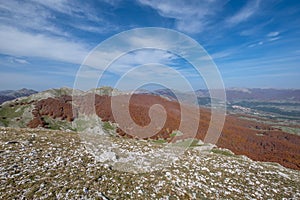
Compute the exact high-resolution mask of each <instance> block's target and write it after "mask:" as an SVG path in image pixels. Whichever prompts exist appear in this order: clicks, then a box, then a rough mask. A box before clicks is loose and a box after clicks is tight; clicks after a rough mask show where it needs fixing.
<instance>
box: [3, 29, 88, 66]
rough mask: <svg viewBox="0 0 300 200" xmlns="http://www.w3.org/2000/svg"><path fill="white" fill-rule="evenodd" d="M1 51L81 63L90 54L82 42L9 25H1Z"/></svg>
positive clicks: (7, 53) (15, 54)
mask: <svg viewBox="0 0 300 200" xmlns="http://www.w3.org/2000/svg"><path fill="white" fill-rule="evenodd" d="M0 44H1V45H0V53H1V54H5V55H12V56H29V57H39V58H45V59H51V60H56V61H64V62H69V63H76V64H80V63H81V62H82V61H83V59H84V57H85V56H86V55H87V54H88V52H89V51H88V48H87V47H86V46H85V45H84V44H81V43H76V42H72V41H68V40H66V39H62V38H58V37H51V36H47V35H44V34H33V33H28V32H24V31H20V30H18V29H16V28H12V27H9V26H0Z"/></svg>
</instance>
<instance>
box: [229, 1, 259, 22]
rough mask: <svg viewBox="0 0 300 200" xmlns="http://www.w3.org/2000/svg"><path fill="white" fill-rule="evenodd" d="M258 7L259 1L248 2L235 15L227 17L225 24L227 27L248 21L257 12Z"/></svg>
mask: <svg viewBox="0 0 300 200" xmlns="http://www.w3.org/2000/svg"><path fill="white" fill-rule="evenodd" d="M259 5H260V0H253V1H249V2H248V3H247V4H246V5H245V6H244V7H243V8H242V9H241V10H240V11H238V12H237V13H236V14H235V15H233V16H231V17H229V18H228V19H227V20H226V23H227V24H228V25H229V26H234V25H237V24H239V23H242V22H244V21H246V20H248V19H249V18H250V17H252V16H253V15H254V14H256V13H257V12H258V10H259Z"/></svg>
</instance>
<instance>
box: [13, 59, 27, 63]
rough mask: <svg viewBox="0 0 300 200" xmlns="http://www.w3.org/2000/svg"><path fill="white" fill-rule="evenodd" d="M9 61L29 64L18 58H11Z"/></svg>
mask: <svg viewBox="0 0 300 200" xmlns="http://www.w3.org/2000/svg"><path fill="white" fill-rule="evenodd" d="M11 61H12V62H13V63H20V64H29V62H28V61H27V60H25V59H20V58H11Z"/></svg>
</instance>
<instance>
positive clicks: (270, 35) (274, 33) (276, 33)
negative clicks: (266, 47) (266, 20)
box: [267, 31, 279, 37]
mask: <svg viewBox="0 0 300 200" xmlns="http://www.w3.org/2000/svg"><path fill="white" fill-rule="evenodd" d="M278 35H279V32H277V31H275V32H270V33H269V34H268V35H267V36H268V37H276V36H278Z"/></svg>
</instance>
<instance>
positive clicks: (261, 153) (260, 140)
mask: <svg viewBox="0 0 300 200" xmlns="http://www.w3.org/2000/svg"><path fill="white" fill-rule="evenodd" d="M127 97H128V96H125V95H123V96H122V95H120V96H115V97H110V96H99V95H95V104H94V105H95V107H93V106H89V105H92V104H93V103H92V102H93V95H92V94H90V95H86V96H84V97H75V99H74V102H75V104H76V105H77V106H78V107H76V108H75V110H76V112H75V113H74V114H73V112H72V104H71V101H72V99H71V97H69V96H63V97H61V98H48V99H44V100H41V101H39V102H37V103H36V107H35V110H34V111H33V115H34V116H35V118H34V119H33V120H32V121H31V122H30V123H29V124H28V126H29V127H32V128H34V127H37V126H46V124H45V123H44V122H43V116H45V115H47V116H50V117H53V118H61V119H62V120H64V119H65V120H68V121H72V120H73V119H74V118H75V117H76V115H77V114H78V113H85V114H92V113H93V112H94V111H96V113H97V115H98V116H99V117H100V118H101V119H102V121H111V122H116V120H115V119H114V116H113V113H112V110H111V100H112V98H113V100H114V101H115V102H116V104H114V106H115V108H116V110H118V111H119V112H120V113H122V111H123V109H125V108H126V107H124V105H125V103H124V102H125V100H126V98H127ZM154 104H159V105H161V106H163V108H164V109H165V111H166V114H167V118H166V122H165V124H164V126H163V127H162V128H160V129H159V130H158V132H157V133H156V134H155V135H147V134H149V133H144V135H141V134H139V135H138V136H139V137H140V138H144V139H147V138H152V139H158V138H165V139H169V140H170V133H172V131H173V130H178V129H180V130H181V131H182V132H183V133H184V135H183V136H181V138H183V137H191V136H194V133H193V130H194V129H193V127H195V126H194V125H195V123H196V124H197V123H198V125H199V127H198V130H197V133H196V134H197V135H196V138H198V139H202V140H203V139H204V136H205V134H206V132H207V129H208V126H209V123H210V110H208V109H203V108H201V109H200V121H199V122H198V121H196V118H195V115H194V114H197V111H198V108H196V107H192V106H187V105H185V106H182V107H181V108H180V105H179V103H178V102H175V101H168V100H166V99H164V98H161V97H159V96H154V95H145V94H135V95H133V96H132V97H131V99H130V106H129V111H130V116H131V118H132V120H134V122H135V123H136V124H138V125H140V126H147V125H149V123H150V117H149V108H150V107H151V106H152V105H154ZM181 109H182V110H183V111H184V113H188V115H185V118H184V121H185V123H184V124H185V125H184V126H183V127H181V128H179V127H180V120H181ZM153 114H154V115H153V116H154V117H153V119H155V120H156V121H157V123H159V121H160V120H161V121H163V119H164V118H163V115H164V111H163V109H160V108H158V109H154V111H153ZM124 116H125V115H124ZM121 119H122V121H120V120H118V124H123V123H124V125H123V126H124V127H126V128H127V129H126V128H123V129H120V128H118V129H117V132H118V133H119V134H120V135H121V136H124V135H127V136H128V137H136V135H129V134H128V132H129V130H130V126H132V125H131V124H130V121H128V119H127V118H126V117H124V118H122V116H121ZM124 129H125V130H124ZM217 146H219V147H223V148H227V149H230V150H231V151H233V152H234V153H235V154H241V155H246V156H248V157H250V158H251V159H253V160H258V161H270V162H277V163H280V164H281V165H283V166H285V167H289V168H292V169H297V170H300V136H297V135H291V134H288V133H285V132H283V131H281V130H277V129H273V128H272V127H271V126H269V125H266V124H262V123H257V122H253V121H248V120H242V119H239V118H237V117H235V116H230V115H227V116H226V121H225V125H224V128H223V130H222V134H221V136H220V138H219V140H218V142H217Z"/></svg>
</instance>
